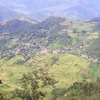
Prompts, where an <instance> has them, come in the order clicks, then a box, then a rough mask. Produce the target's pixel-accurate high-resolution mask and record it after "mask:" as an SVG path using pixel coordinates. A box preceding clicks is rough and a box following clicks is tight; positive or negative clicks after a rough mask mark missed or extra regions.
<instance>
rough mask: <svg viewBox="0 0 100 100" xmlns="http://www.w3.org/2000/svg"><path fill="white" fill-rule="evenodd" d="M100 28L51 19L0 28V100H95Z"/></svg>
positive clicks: (26, 20)
mask: <svg viewBox="0 0 100 100" xmlns="http://www.w3.org/2000/svg"><path fill="white" fill-rule="evenodd" d="M76 8H77V7H76ZM82 9H83V7H82ZM72 10H73V9H72ZM77 11H78V10H77ZM99 27H100V23H91V22H88V23H87V22H85V21H71V20H69V19H66V18H62V17H55V16H51V17H48V18H47V19H45V20H43V21H41V22H40V21H36V20H34V19H32V18H31V19H30V18H28V17H18V18H13V19H11V20H8V21H3V22H1V23H0V90H1V91H0V100H8V99H9V100H13V99H15V100H16V99H19V100H23V99H26V100H33V97H32V95H33V93H34V97H36V100H39V98H41V96H43V97H42V98H41V99H43V100H60V99H61V100H67V99H68V100H87V99H89V98H90V99H91V100H99V98H100V96H99V95H100V92H99V91H100V78H99V76H100V62H99V59H100V52H99V50H100V45H99V44H100V38H99V36H100V34H99V31H100V30H99ZM94 29H95V30H94ZM42 75H43V76H42ZM54 80H55V81H54ZM34 88H35V91H33V90H34ZM39 89H40V90H41V91H43V93H42V92H41V91H39ZM31 93H32V95H31ZM35 93H36V94H35ZM38 94H39V95H40V96H39V95H38ZM38 96H39V97H38ZM31 97H32V98H31ZM37 97H38V98H37Z"/></svg>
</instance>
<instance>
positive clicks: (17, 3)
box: [0, 0, 100, 20]
mask: <svg viewBox="0 0 100 100" xmlns="http://www.w3.org/2000/svg"><path fill="white" fill-rule="evenodd" d="M0 16H1V17H2V19H9V18H13V17H16V16H28V17H32V18H35V19H37V20H44V19H45V18H47V17H49V16H61V17H66V18H69V19H72V20H88V19H92V18H93V17H98V16H100V0H83V1H82V0H58V1H57V0H34V1H33V0H14V1H13V0H7V1H6V0H3V1H0ZM0 19H1V18H0Z"/></svg>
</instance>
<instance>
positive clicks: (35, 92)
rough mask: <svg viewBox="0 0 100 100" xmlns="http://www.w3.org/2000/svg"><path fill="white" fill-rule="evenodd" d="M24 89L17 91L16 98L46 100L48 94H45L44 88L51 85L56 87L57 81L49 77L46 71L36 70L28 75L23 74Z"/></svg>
mask: <svg viewBox="0 0 100 100" xmlns="http://www.w3.org/2000/svg"><path fill="white" fill-rule="evenodd" d="M21 82H22V89H21V90H18V89H17V90H15V92H14V96H13V97H14V98H21V99H22V100H39V99H40V98H44V97H45V95H46V92H43V91H42V89H43V87H45V86H47V85H51V86H52V87H54V84H55V83H56V81H55V79H54V78H52V77H50V76H49V75H48V72H47V71H46V70H44V69H39V70H34V71H33V72H30V73H28V74H23V77H22V79H21Z"/></svg>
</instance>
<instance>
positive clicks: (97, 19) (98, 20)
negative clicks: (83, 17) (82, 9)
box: [89, 17, 100, 22]
mask: <svg viewBox="0 0 100 100" xmlns="http://www.w3.org/2000/svg"><path fill="white" fill-rule="evenodd" d="M89 22H100V17H95V18H93V19H91V20H90V21H89Z"/></svg>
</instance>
